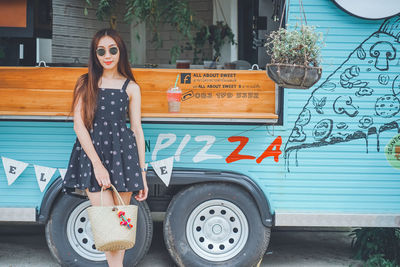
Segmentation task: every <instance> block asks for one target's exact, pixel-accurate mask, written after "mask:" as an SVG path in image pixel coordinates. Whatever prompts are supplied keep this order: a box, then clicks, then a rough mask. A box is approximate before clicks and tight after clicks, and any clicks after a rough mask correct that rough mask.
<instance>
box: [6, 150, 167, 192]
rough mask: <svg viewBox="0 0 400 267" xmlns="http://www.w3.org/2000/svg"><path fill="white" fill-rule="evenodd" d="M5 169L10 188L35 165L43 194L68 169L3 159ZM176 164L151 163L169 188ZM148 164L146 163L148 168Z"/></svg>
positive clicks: (62, 177)
mask: <svg viewBox="0 0 400 267" xmlns="http://www.w3.org/2000/svg"><path fill="white" fill-rule="evenodd" d="M1 159H2V162H3V167H4V172H5V174H6V178H7V183H8V186H10V185H12V184H13V183H14V182H15V180H17V179H18V177H19V176H20V175H21V174H22V173H23V172H24V171H25V169H26V168H27V167H28V166H29V165H33V167H34V169H35V175H36V180H37V183H38V186H39V189H40V192H43V191H44V189H45V188H46V186H47V184H48V183H49V182H50V180H51V178H52V177H53V175H54V173H55V172H56V171H57V170H58V172H59V173H60V176H61V179H63V180H64V177H65V173H66V172H67V169H64V168H52V167H47V166H40V165H36V164H30V163H26V162H23V161H19V160H15V159H11V158H6V157H3V156H2V157H1ZM173 164H174V156H172V157H169V158H165V159H162V160H158V161H153V162H150V165H151V166H152V167H153V169H154V171H155V173H156V174H157V176H158V177H159V178H160V179H161V181H163V183H164V184H165V185H166V186H168V185H169V182H170V180H171V174H172V168H173ZM147 166H148V163H146V168H147Z"/></svg>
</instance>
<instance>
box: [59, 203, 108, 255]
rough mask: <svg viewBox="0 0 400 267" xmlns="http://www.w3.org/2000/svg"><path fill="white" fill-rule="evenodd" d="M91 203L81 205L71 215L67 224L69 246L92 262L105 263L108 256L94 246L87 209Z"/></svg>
mask: <svg viewBox="0 0 400 267" xmlns="http://www.w3.org/2000/svg"><path fill="white" fill-rule="evenodd" d="M89 206H90V201H85V202H82V203H81V204H79V205H78V206H77V207H76V208H75V209H74V210H73V212H72V213H71V215H70V216H69V218H68V222H67V237H68V241H69V244H70V245H71V247H72V248H73V250H75V252H76V253H78V254H79V255H80V256H81V257H83V258H85V259H87V260H91V261H104V260H106V256H105V254H104V253H103V252H101V251H98V250H97V249H96V247H95V245H94V241H93V234H92V229H91V226H90V223H89V216H88V213H87V208H88V207H89Z"/></svg>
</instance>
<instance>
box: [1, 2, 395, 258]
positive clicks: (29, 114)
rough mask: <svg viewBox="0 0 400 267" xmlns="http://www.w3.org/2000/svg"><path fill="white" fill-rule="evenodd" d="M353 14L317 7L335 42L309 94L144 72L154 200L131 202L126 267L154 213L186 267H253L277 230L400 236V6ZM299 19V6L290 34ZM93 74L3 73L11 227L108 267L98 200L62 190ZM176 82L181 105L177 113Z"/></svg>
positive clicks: (140, 250) (4, 201) (5, 192)
mask: <svg viewBox="0 0 400 267" xmlns="http://www.w3.org/2000/svg"><path fill="white" fill-rule="evenodd" d="M340 2H342V1H336V2H335V1H328V0H310V1H304V9H305V10H306V14H307V20H308V23H309V24H313V25H316V26H317V27H318V29H319V30H320V31H322V32H323V33H324V34H325V46H324V48H323V49H322V57H323V63H322V67H323V73H322V78H321V80H320V81H319V82H318V83H317V84H316V85H314V86H313V87H312V88H311V89H308V90H301V89H286V88H281V87H278V86H277V85H276V84H275V83H274V82H273V81H272V80H270V78H269V77H268V76H267V75H266V73H265V70H236V69H235V70H231V69H215V70H212V69H161V68H153V69H150V68H133V69H132V72H133V74H134V76H135V79H136V81H137V83H138V84H139V86H140V88H141V94H142V117H143V121H142V125H143V130H144V136H145V144H146V162H147V163H148V168H149V170H148V174H147V180H148V184H149V188H150V192H149V197H148V199H147V201H144V202H140V203H139V202H136V201H135V199H132V203H135V204H137V205H138V206H139V215H138V224H137V237H136V245H135V247H133V248H132V249H130V250H128V251H127V252H126V257H125V263H126V265H127V266H135V265H137V264H138V263H139V262H140V260H141V259H142V258H143V257H144V255H145V254H146V252H147V251H148V249H149V246H150V243H151V240H152V230H153V228H152V217H151V212H165V217H164V223H163V233H164V240H165V244H166V247H167V249H168V251H169V253H170V255H171V257H172V259H173V260H174V261H175V262H176V264H177V265H179V266H212V265H218V266H254V265H256V264H257V263H258V262H260V260H261V259H262V257H263V255H264V253H265V251H266V249H267V247H268V244H269V239H270V235H271V228H273V227H278V226H299V227H399V226H400V135H399V134H400V119H399V118H400V112H399V111H400V65H399V62H400V52H399V51H400V42H399V38H400V30H399V29H400V16H399V15H396V13H398V12H399V10H398V9H399V5H398V3H395V4H394V2H393V5H392V6H391V8H390V11H392V12H393V10H396V9H397V11H396V12H395V13H394V14H390V15H387V16H383V17H377V18H371V19H369V18H366V17H363V16H364V15H359V14H358V13H357V12H359V10H357V8H355V9H351V8H354V7H349V9H351V10H350V11H349V10H346V6H341V5H340ZM300 8H301V6H300V5H299V3H296V1H292V2H291V3H290V4H289V10H288V14H287V18H288V23H289V24H291V23H292V24H295V23H296V21H297V19H296V18H297V16H298V15H299V13H300ZM85 72H86V69H85V68H82V67H81V68H79V67H43V66H42V67H0V156H1V158H2V166H1V168H2V170H1V171H0V221H7V222H36V223H39V224H45V225H46V228H45V229H46V230H45V233H46V240H47V243H48V246H49V249H50V251H51V253H52V255H53V256H54V257H55V258H56V260H57V261H58V262H59V263H60V264H62V265H64V266H97V265H99V264H103V265H105V255H104V254H103V253H102V252H100V251H97V250H96V248H95V245H94V241H93V238H92V234H91V231H90V224H89V222H88V215H87V210H86V209H87V208H88V207H89V206H90V203H89V201H88V199H87V198H86V197H85V196H84V194H83V193H82V192H79V191H77V192H76V194H77V195H79V196H80V197H72V196H69V195H65V194H63V193H62V192H61V187H62V181H63V175H64V174H65V169H66V168H67V164H68V159H69V154H70V152H71V148H72V146H73V142H74V140H75V138H76V136H75V133H74V131H73V121H72V117H71V114H69V108H70V104H71V101H72V92H73V87H74V84H75V81H76V79H77V77H79V76H80V75H81V74H83V73H85ZM178 75H179V76H178ZM177 77H178V78H177ZM175 82H177V85H178V87H179V88H180V89H181V91H182V96H181V98H180V106H179V107H178V108H179V111H178V112H170V110H169V109H168V107H169V103H168V101H167V90H168V89H169V88H170V87H171V86H173V85H174V83H175ZM175 108H176V107H175ZM175 111H176V110H175ZM127 123H129V122H128V121H127Z"/></svg>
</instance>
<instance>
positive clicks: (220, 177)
mask: <svg viewBox="0 0 400 267" xmlns="http://www.w3.org/2000/svg"><path fill="white" fill-rule="evenodd" d="M147 178H148V183H149V184H157V183H162V182H161V180H160V179H159V178H158V177H157V175H156V174H155V172H154V171H149V172H148V174H147ZM204 182H208V183H209V182H226V183H234V184H238V185H240V186H241V187H243V188H244V189H245V190H246V191H247V192H249V193H250V195H251V196H252V197H253V198H254V201H255V203H256V205H257V208H258V210H259V212H260V215H261V219H262V222H263V224H264V225H265V226H266V227H271V226H272V222H273V218H272V214H271V209H270V204H269V201H268V199H267V197H266V196H265V194H264V192H263V191H262V190H261V188H260V187H259V186H258V185H257V184H256V183H255V182H254V181H253V180H252V179H251V178H250V177H248V176H246V175H244V174H241V173H237V172H232V171H215V170H204V169H201V170H200V169H199V170H194V169H179V168H176V169H175V168H174V170H173V171H172V175H171V181H170V185H190V184H195V183H204Z"/></svg>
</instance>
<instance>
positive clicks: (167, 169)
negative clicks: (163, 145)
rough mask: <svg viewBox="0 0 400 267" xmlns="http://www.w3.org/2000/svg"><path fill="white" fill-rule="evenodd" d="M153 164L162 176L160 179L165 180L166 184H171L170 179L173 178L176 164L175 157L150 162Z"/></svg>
mask: <svg viewBox="0 0 400 267" xmlns="http://www.w3.org/2000/svg"><path fill="white" fill-rule="evenodd" d="M150 164H151V166H153V169H154V171H155V172H156V174H157V175H158V177H160V179H161V180H162V181H163V182H164V184H165V185H166V186H168V185H169V181H170V180H171V174H172V167H173V164H174V157H173V156H172V157H169V158H166V159H162V160H158V161H153V162H150Z"/></svg>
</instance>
